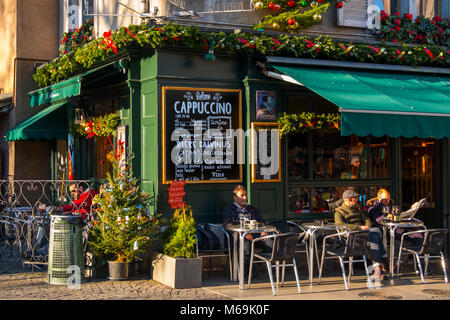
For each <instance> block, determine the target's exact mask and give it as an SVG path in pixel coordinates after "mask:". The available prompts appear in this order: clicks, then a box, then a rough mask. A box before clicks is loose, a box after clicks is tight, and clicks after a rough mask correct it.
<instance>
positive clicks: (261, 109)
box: [256, 90, 275, 120]
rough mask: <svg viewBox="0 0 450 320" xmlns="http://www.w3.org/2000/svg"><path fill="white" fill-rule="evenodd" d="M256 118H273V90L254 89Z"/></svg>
mask: <svg viewBox="0 0 450 320" xmlns="http://www.w3.org/2000/svg"><path fill="white" fill-rule="evenodd" d="M256 119H257V120H263V119H264V120H275V92H274V91H263V90H257V91H256Z"/></svg>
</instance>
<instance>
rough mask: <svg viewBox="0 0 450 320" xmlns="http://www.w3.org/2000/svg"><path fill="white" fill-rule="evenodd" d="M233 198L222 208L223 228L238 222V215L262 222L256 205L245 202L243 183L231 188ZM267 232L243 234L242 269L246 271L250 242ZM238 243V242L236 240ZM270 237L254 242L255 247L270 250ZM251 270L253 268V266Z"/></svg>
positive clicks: (245, 193)
mask: <svg viewBox="0 0 450 320" xmlns="http://www.w3.org/2000/svg"><path fill="white" fill-rule="evenodd" d="M233 200H234V202H233V203H232V204H230V205H229V206H227V207H225V209H224V210H223V226H224V228H225V230H228V229H229V227H230V226H231V225H233V224H234V225H236V224H239V222H240V217H239V215H244V216H245V217H246V218H247V219H249V220H256V221H258V223H264V222H265V221H264V219H263V217H262V216H261V213H260V212H259V211H258V209H256V207H254V206H252V205H250V204H247V190H246V189H245V187H244V186H243V185H238V186H236V187H235V188H234V190H233ZM266 235H267V233H265V232H261V233H260V234H258V233H256V234H255V233H253V234H251V233H248V234H247V235H246V236H245V240H244V259H245V263H244V270H245V272H246V273H247V272H248V264H249V262H250V254H251V242H252V241H253V239H254V238H259V237H264V236H266ZM238 243H239V242H238ZM272 245H273V241H272V239H270V240H266V241H263V242H261V241H258V242H256V247H259V248H261V249H262V250H264V251H265V252H272ZM253 270H255V269H254V268H253Z"/></svg>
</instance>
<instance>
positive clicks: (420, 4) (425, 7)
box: [417, 0, 436, 18]
mask: <svg viewBox="0 0 450 320" xmlns="http://www.w3.org/2000/svg"><path fill="white" fill-rule="evenodd" d="M434 4H435V0H417V15H418V16H424V17H425V18H433V17H434V16H435V15H436V8H435V5H434Z"/></svg>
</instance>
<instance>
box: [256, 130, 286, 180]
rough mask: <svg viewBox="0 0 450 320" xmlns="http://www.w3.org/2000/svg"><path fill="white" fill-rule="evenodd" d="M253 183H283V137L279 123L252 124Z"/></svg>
mask: <svg viewBox="0 0 450 320" xmlns="http://www.w3.org/2000/svg"><path fill="white" fill-rule="evenodd" d="M251 128H252V133H251V173H252V182H281V167H280V164H281V162H280V157H281V136H280V124H279V123H277V122H252V126H251Z"/></svg>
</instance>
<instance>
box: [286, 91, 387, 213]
mask: <svg viewBox="0 0 450 320" xmlns="http://www.w3.org/2000/svg"><path fill="white" fill-rule="evenodd" d="M286 102H287V106H286V110H287V111H288V113H302V112H314V113H316V114H327V113H334V114H336V113H338V112H339V110H338V108H337V106H335V105H334V104H332V103H331V102H329V101H327V100H325V99H324V98H322V97H320V96H317V95H314V94H311V95H309V96H308V95H298V96H292V97H289V96H288V97H287V99H286ZM287 142H288V143H287V145H288V150H287V171H286V174H287V178H288V218H289V219H294V220H295V219H310V218H311V219H320V218H330V217H331V218H332V214H333V213H332V207H330V204H331V203H333V202H334V201H336V200H339V199H340V198H341V197H342V193H343V192H344V191H345V190H346V189H350V188H352V189H354V190H355V191H356V192H358V193H360V195H361V196H360V199H359V205H360V207H361V208H363V209H364V208H367V200H369V199H370V198H372V197H375V196H376V193H377V191H378V189H380V188H385V189H387V190H388V191H389V190H390V181H389V180H390V163H389V159H390V138H389V137H387V136H383V137H373V136H366V137H358V136H356V135H351V136H341V135H340V132H339V131H336V132H332V133H319V132H316V131H310V132H307V133H297V134H294V135H290V136H288V137H287Z"/></svg>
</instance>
